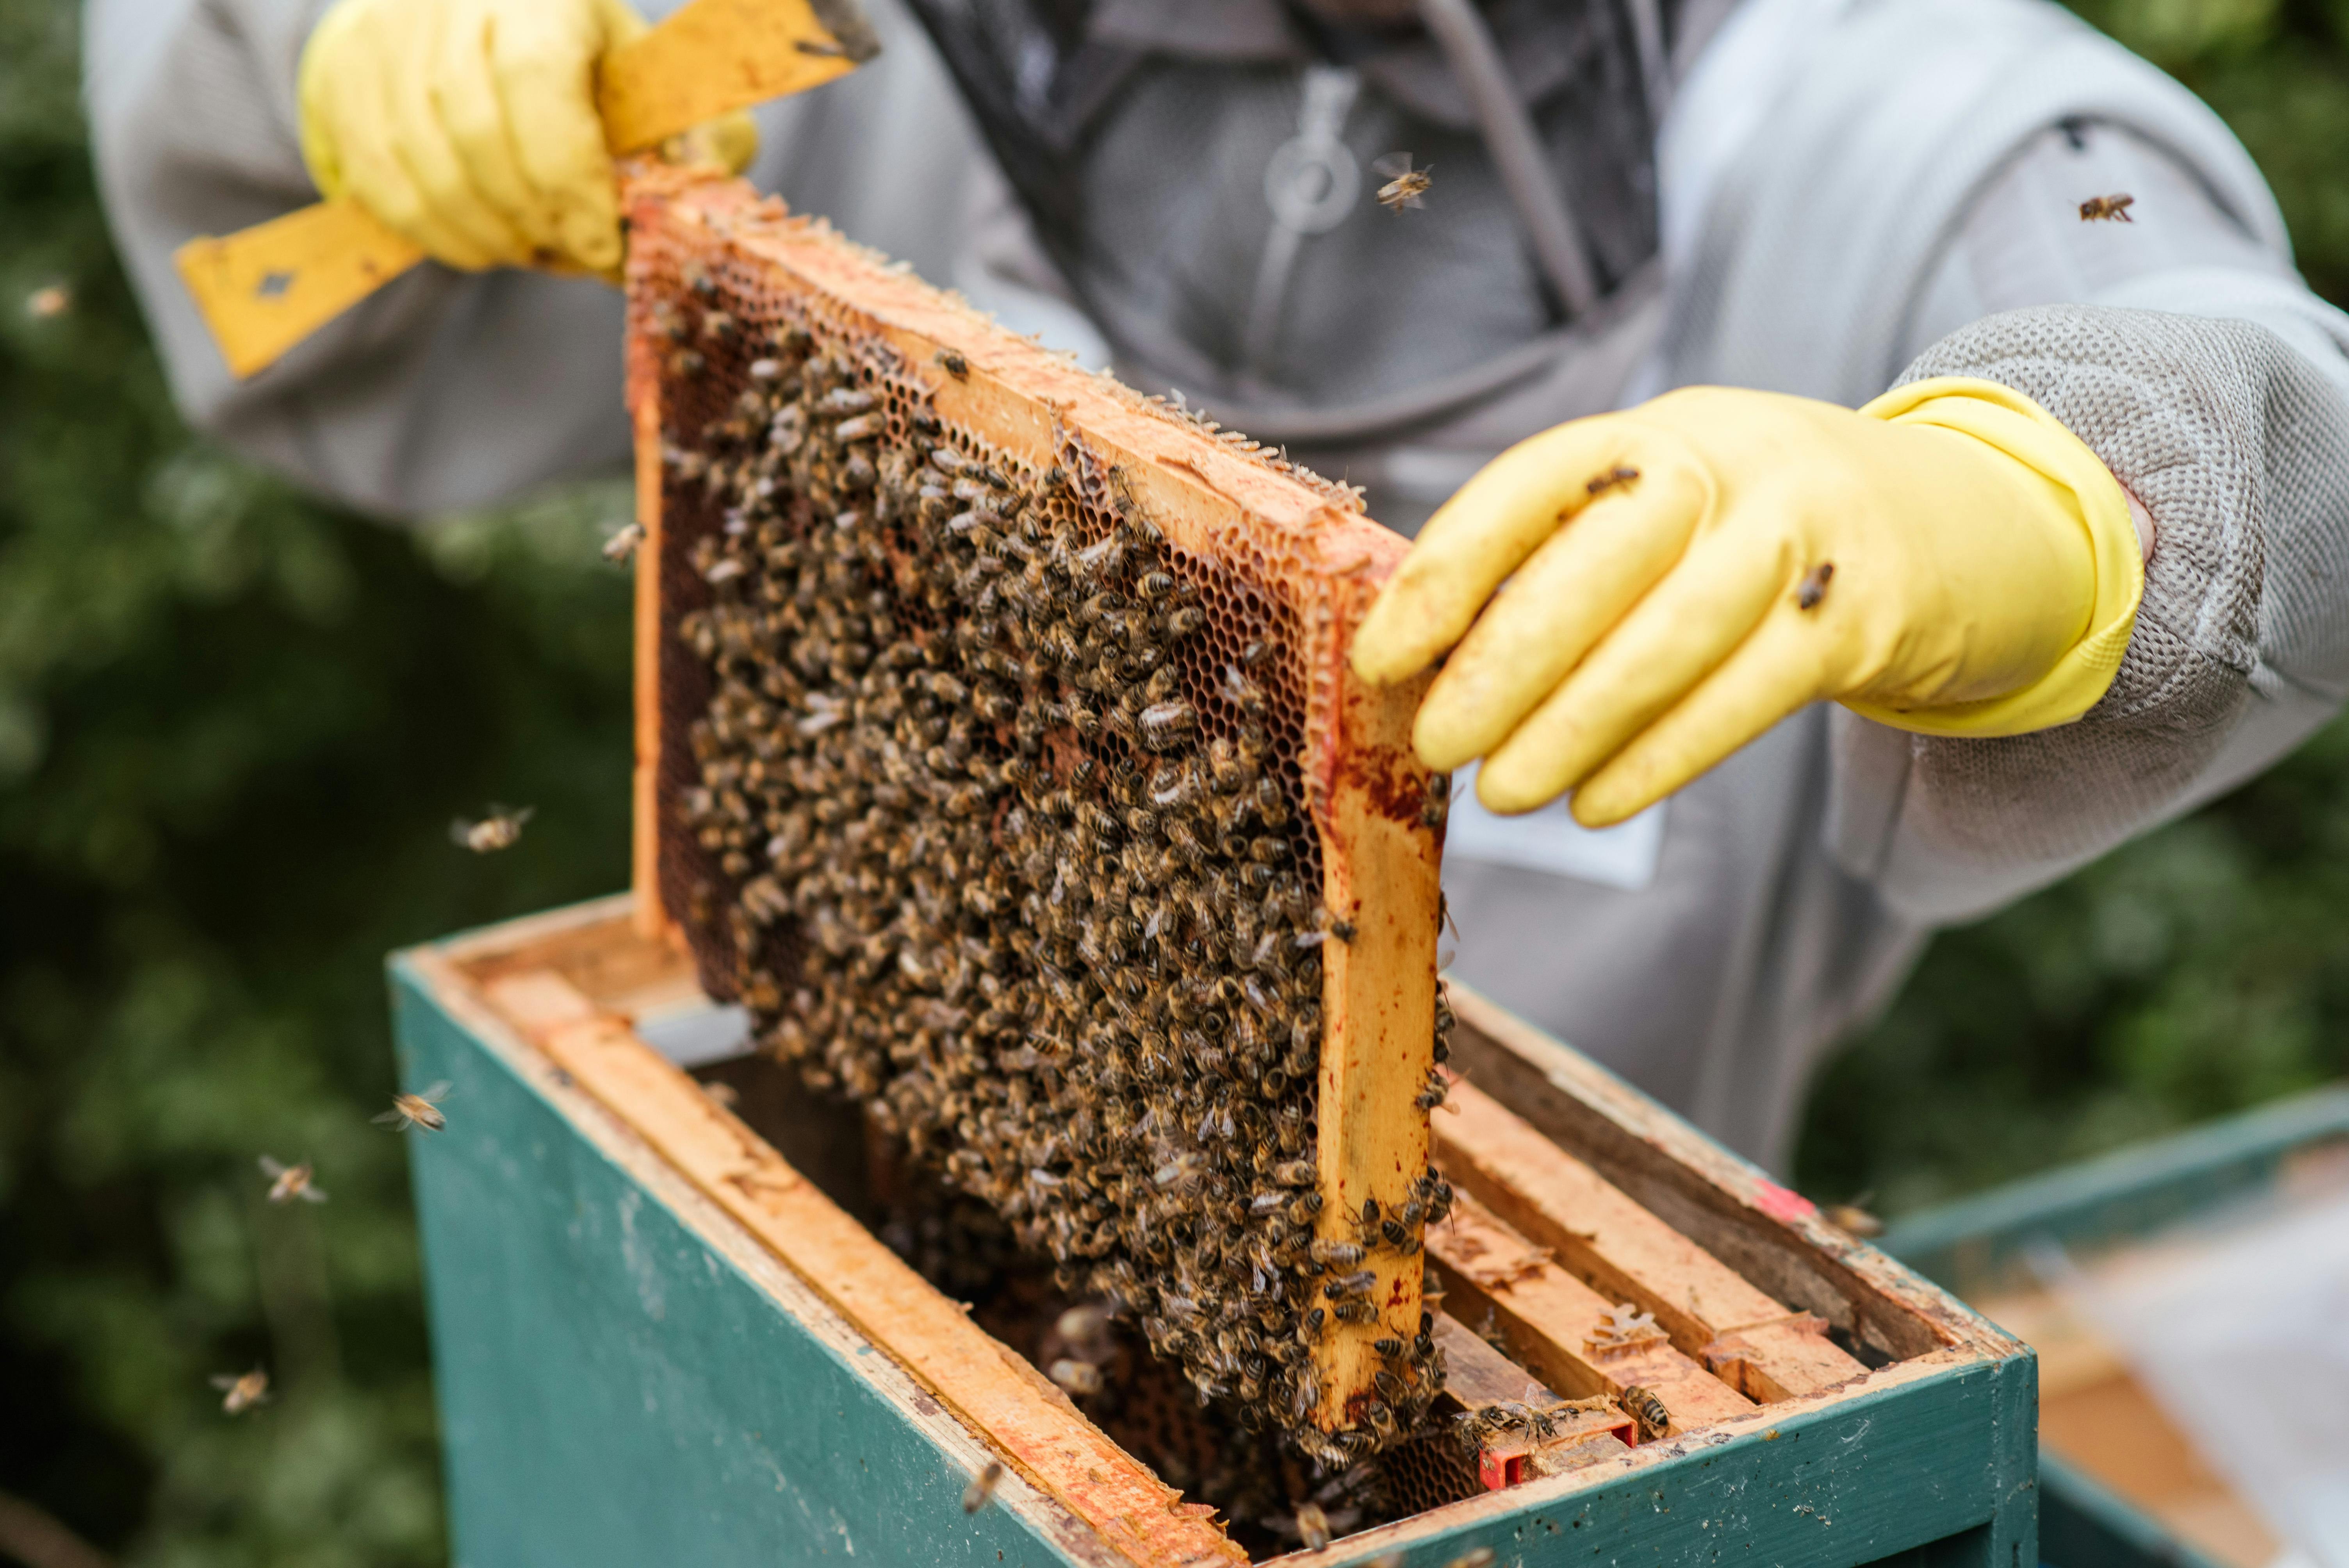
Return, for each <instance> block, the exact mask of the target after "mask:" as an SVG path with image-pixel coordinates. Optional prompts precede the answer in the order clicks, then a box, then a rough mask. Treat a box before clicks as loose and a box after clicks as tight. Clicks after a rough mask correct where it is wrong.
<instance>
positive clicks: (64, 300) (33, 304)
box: [25, 284, 73, 321]
mask: <svg viewBox="0 0 2349 1568" xmlns="http://www.w3.org/2000/svg"><path fill="white" fill-rule="evenodd" d="M71 309H73V290H71V289H69V288H67V286H66V285H65V284H43V285H42V286H41V287H39V288H36V289H35V290H34V291H33V292H32V293H31V294H26V296H25V314H26V315H29V316H31V317H32V318H33V319H34V320H35V321H49V320H52V319H54V318H55V317H57V316H61V315H65V313H66V312H67V311H69V310H71Z"/></svg>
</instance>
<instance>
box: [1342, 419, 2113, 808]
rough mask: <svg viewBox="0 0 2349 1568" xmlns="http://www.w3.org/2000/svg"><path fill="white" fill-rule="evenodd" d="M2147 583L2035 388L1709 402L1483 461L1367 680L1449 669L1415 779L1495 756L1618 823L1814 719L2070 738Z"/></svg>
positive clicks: (1492, 761)
mask: <svg viewBox="0 0 2349 1568" xmlns="http://www.w3.org/2000/svg"><path fill="white" fill-rule="evenodd" d="M1635 476H1636V477H1635ZM1512 574H1514V575H1512ZM1504 579H1507V580H1508V582H1507V586H1506V589H1505V590H1504V591H1503V592H1502V593H1500V594H1499V596H1498V597H1495V596H1494V589H1495V587H1497V586H1499V585H1500V584H1501V583H1502V582H1503V580H1504ZM2144 585H2145V569H2144V558H2143V553H2142V547H2141V546H2140V544H2139V542H2138V537H2137V529H2136V527H2135V526H2134V525H2133V523H2132V521H2131V517H2130V503H2129V500H2128V498H2127V494H2126V492H2124V491H2123V490H2122V489H2121V487H2120V485H2119V483H2118V481H2116V480H2115V479H2114V478H2113V476H2112V473H2111V471H2110V470H2109V469H2106V467H2105V465H2104V464H2103V463H2102V462H2101V461H2099V460H2098V459H2097V458H2096V456H2095V453H2094V452H2091V451H2090V450H2089V449H2087V448H2086V447H2085V446H2084V445H2082V444H2081V442H2080V440H2079V438H2077V437H2075V436H2074V435H2073V434H2072V433H2071V432H2070V431H2068V430H2066V429H2065V428H2064V427H2063V426H2061V425H2059V424H2057V423H2056V421H2055V419H2054V417H2053V416H2051V415H2049V414H2048V413H2047V412H2046V411H2045V410H2044V409H2043V408H2041V407H2039V406H2038V405H2037V404H2035V403H2033V402H2032V401H2031V400H2030V399H2029V398H2028V397H2023V396H2022V395H2021V394H2020V393H2017V392H2014V391H2011V390H2009V389H2008V388H2007V387H2002V386H1999V385H1997V384H1995V383H1992V382H1987V381H1975V380H1970V379H1959V378H1944V379H1940V380H1934V381H1922V382H1918V383H1916V384H1914V385H1912V386H1908V387H1900V388H1899V389H1897V390H1895V391H1892V392H1889V393H1887V394H1885V395H1884V396H1883V397H1879V398H1878V399H1877V400H1876V401H1875V402H1873V403H1871V404H1869V405H1868V407H1865V408H1863V409H1861V410H1860V411H1859V412H1857V413H1853V412H1851V411H1850V410H1848V409H1845V408H1839V407H1835V406H1833V405H1831V404H1827V403H1816V402H1813V401H1811V400H1809V399H1807V398H1802V397H1784V396H1780V395H1778V394H1775V393H1767V392H1745V391H1736V390H1733V389H1730V388H1726V387H1692V388H1689V389H1688V390H1685V391H1680V392H1673V393H1670V394H1667V395H1666V396H1664V397H1659V398H1656V399H1655V400H1654V401H1652V402H1650V403H1644V404H1641V405H1640V407H1636V408H1632V409H1630V410H1628V411H1626V412H1624V413H1620V414H1608V415H1602V416H1599V417H1598V418H1589V419H1577V420H1574V421H1572V422H1571V423H1568V424H1565V425H1560V426H1558V427H1557V428H1555V429H1552V430H1548V431H1546V432H1544V433H1543V434H1541V435H1538V436H1536V437H1534V438H1531V439H1530V440H1526V441H1524V442H1521V443H1520V444H1519V445H1517V446H1516V447H1513V448H1511V449H1509V450H1508V451H1506V452H1504V453H1503V454H1501V456H1500V457H1499V458H1497V459H1495V460H1494V461H1493V462H1492V463H1490V464H1488V465H1487V466H1486V467H1485V469H1483V470H1482V471H1481V472H1479V473H1478V474H1477V475H1476V476H1475V478H1474V479H1472V480H1469V481H1468V483H1467V484H1466V485H1464V487H1462V489H1461V490H1460V492H1459V493H1458V494H1457V495H1455V496H1454V497H1453V498H1452V499H1451V500H1449V501H1447V502H1446V503H1445V504H1444V507H1443V509H1442V510H1441V511H1438V512H1437V513H1436V514H1435V516H1434V517H1433V519H1431V520H1430V521H1429V522H1428V524H1427V527H1426V529H1425V531H1423V532H1422V533H1421V534H1420V536H1419V540H1418V542H1417V543H1416V544H1415V545H1414V546H1413V549H1412V552H1411V553H1410V555H1409V556H1408V557H1406V558H1405V560H1404V561H1403V563H1402V566H1401V567H1400V568H1398V569H1397V571H1396V573H1395V575H1394V577H1393V579H1392V581H1391V582H1389V583H1388V584H1387V586H1386V590H1385V592H1384V593H1383V594H1382V595H1381V597H1380V599H1379V601H1378V603H1376V604H1375V605H1374V606H1372V608H1371V613H1370V614H1369V615H1368V616H1367V617H1366V618H1365V619H1364V621H1363V623H1362V624H1361V629H1360V631H1359V632H1358V633H1357V634H1356V636H1355V639H1354V645H1353V661H1354V668H1355V669H1356V671H1357V672H1359V673H1360V674H1361V676H1363V677H1364V678H1365V679H1368V680H1371V681H1377V682H1388V681H1394V680H1400V679H1402V678H1403V677H1404V676H1410V675H1413V674H1415V673H1416V672H1418V671H1420V670H1422V669H1424V668H1425V667H1426V666H1427V665H1429V664H1431V663H1432V662H1433V661H1434V660H1435V658H1436V657H1437V656H1438V655H1442V654H1444V652H1445V651H1446V650H1447V649H1449V650H1451V658H1450V659H1449V661H1448V662H1446V664H1445V665H1444V670H1443V673H1442V674H1440V675H1439V676H1436V678H1435V682H1434V685H1433V687H1432V688H1431V689H1430V690H1429V692H1428V694H1427V697H1426V700H1425V702H1424V703H1423V704H1422V706H1421V707H1420V710H1419V718H1418V723H1417V727H1416V728H1415V729H1414V731H1413V741H1414V743H1415V745H1416V747H1417V748H1418V751H1419V754H1420V757H1421V758H1422V759H1423V761H1425V762H1426V763H1427V764H1428V766H1430V767H1432V768H1438V769H1449V768H1454V767H1457V766H1459V765H1460V764H1462V763H1464V762H1466V761H1468V760H1469V759H1471V758H1476V757H1483V758H1485V764H1484V766H1483V768H1482V769H1479V772H1478V777H1477V785H1476V792H1477V795H1478V796H1479V798H1480V799H1483V801H1484V802H1485V805H1487V806H1489V807H1490V808H1492V809H1493V810H1496V811H1526V810H1532V809H1533V808H1535V807H1537V806H1539V805H1541V804H1542V803H1543V802H1545V801H1547V800H1549V799H1553V798H1555V797H1556V796H1557V794H1558V793H1559V792H1561V791H1563V790H1567V789H1572V790H1573V791H1574V792H1575V794H1574V802H1573V808H1574V814H1575V817H1576V818H1577V819H1578V820H1580V821H1581V822H1583V823H1584V824H1586V825H1588V826H1590V827H1603V826H1605V825H1606V824H1608V823H1610V822H1617V821H1620V820H1623V819H1624V818H1626V817H1629V816H1630V815H1631V814H1632V813H1634V812H1636V811H1638V810H1640V809H1641V808H1642V807H1645V806H1647V805H1649V804H1651V802H1653V801H1655V800H1658V799H1662V798H1663V797H1664V796H1666V795H1669V794H1671V792H1672V791H1673V790H1675V789H1679V788H1680V787H1681V786H1682V785H1683V784H1685V783H1687V782H1688V781H1689V780H1690V779H1693V778H1694V777H1696V776H1697V775H1698V774H1699V773H1702V772H1703V771H1704V770H1705V769H1708V768H1711V767H1712V766H1713V764H1714V763H1716V762H1719V761H1720V760H1721V759H1722V758H1724V757H1727V756H1728V755H1729V754H1730V753H1731V752H1733V751H1735V750H1736V749H1737V748H1739V747H1741V746H1744V744H1745V743H1746V742H1747V741H1749V740H1751V739H1753V738H1754V737H1755V736H1757V735H1760V734H1761V733H1762V732H1763V731H1764V730H1765V729H1767V728H1769V727H1771V726H1772V725H1774V724H1775V723H1777V722H1778V721H1779V720H1780V719H1782V718H1784V717H1786V716H1787V715H1788V714H1790V713H1793V712H1795V710H1796V709H1798V708H1800V707H1803V706H1804V705H1806V704H1807V703H1810V702H1812V701H1815V700H1816V699H1819V698H1822V697H1826V698H1832V699H1834V700H1836V701H1838V702H1841V703H1843V704H1844V705H1845V706H1846V707H1850V708H1852V709H1853V710H1854V711H1856V712H1858V713H1861V714H1864V715H1866V716H1867V717H1869V718H1872V719H1875V720H1877V721H1878V722H1880V723H1883V724H1889V725H1893V726H1896V727H1899V728H1902V729H1910V730H1919V731H1922V732H1924V733H1927V734H1932V735H1971V736H1990V735H2018V734H2022V733H2023V732H2025V731H2028V730H2033V729H2044V728H2046V727H2049V726H2052V725H2058V724H2064V723H2067V722H2069V721H2070V720H2072V719H2075V718H2077V717H2079V716H2080V715H2081V714H2083V713H2085V711H2087V709H2088V707H2089V706H2090V705H2092V704H2093V703H2095V700H2096V699H2097V698H2098V697H2099V696H2103V695H2104V692H2105V688H2106V686H2109V685H2111V684H2112V678H2113V676H2114V674H2115V672H2116V670H2118V668H2119V667H2120V661H2121V655H2122V654H2123V652H2124V651H2125V650H2126V649H2127V645H2128V638H2129V631H2130V628H2131V627H2132V626H2133V625H2134V624H2135V623H2136V619H2137V600H2138V598H2139V596H2140V595H2141V594H2142V593H2143V591H2144ZM1455 645H1456V646H1455Z"/></svg>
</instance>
